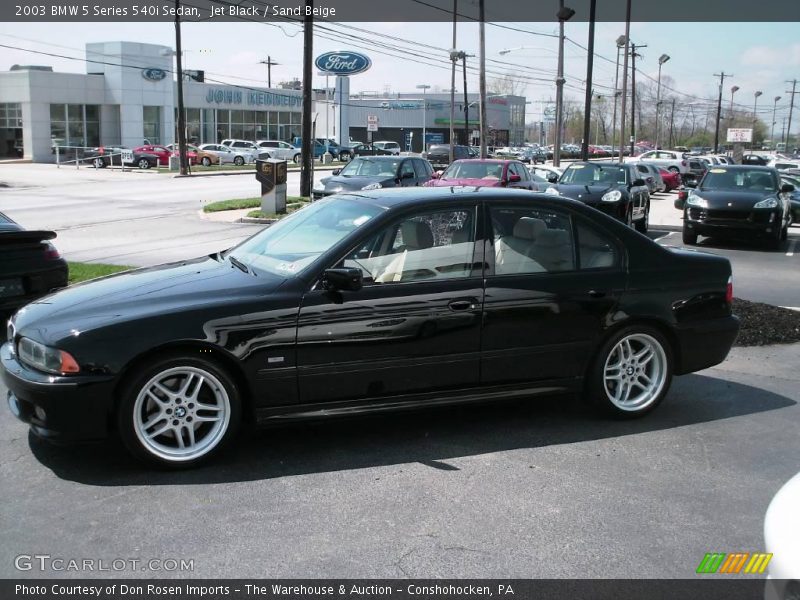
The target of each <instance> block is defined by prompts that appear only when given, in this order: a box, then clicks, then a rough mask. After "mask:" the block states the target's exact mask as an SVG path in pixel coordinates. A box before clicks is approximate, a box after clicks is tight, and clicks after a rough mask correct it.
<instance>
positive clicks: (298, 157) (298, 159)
mask: <svg viewBox="0 0 800 600" xmlns="http://www.w3.org/2000/svg"><path fill="white" fill-rule="evenodd" d="M292 162H293V163H294V164H296V165H299V164H300V153H299V152H298V153H297V154H295V155H294V156H293V157H292Z"/></svg>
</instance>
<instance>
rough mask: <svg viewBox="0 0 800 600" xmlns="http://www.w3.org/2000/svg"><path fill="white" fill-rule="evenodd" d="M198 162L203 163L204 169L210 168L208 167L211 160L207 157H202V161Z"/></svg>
mask: <svg viewBox="0 0 800 600" xmlns="http://www.w3.org/2000/svg"><path fill="white" fill-rule="evenodd" d="M200 162H202V163H203V166H204V167H210V166H211V159H210V158H208V157H207V156H204V157H203V160H202V161H200Z"/></svg>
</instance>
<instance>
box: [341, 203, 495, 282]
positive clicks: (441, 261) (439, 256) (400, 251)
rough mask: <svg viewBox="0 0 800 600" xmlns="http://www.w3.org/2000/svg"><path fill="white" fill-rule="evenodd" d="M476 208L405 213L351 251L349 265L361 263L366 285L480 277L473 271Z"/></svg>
mask: <svg viewBox="0 0 800 600" xmlns="http://www.w3.org/2000/svg"><path fill="white" fill-rule="evenodd" d="M474 250H475V209H474V208H459V209H449V210H446V211H437V212H430V213H424V214H419V215H414V216H409V217H405V218H403V219H402V220H399V221H397V222H395V223H393V224H392V225H390V226H389V227H386V228H384V229H383V230H382V231H380V232H379V233H378V234H377V235H374V236H371V237H370V238H369V239H368V240H366V241H365V242H364V243H363V244H359V246H358V247H357V248H355V249H354V250H352V251H351V252H350V253H349V254H348V255H347V257H346V258H345V259H344V263H343V264H344V266H345V267H352V268H359V269H361V271H362V273H363V276H364V284H365V285H377V284H390V283H408V282H414V281H434V280H442V279H452V278H463V277H470V276H476V277H477V276H480V275H481V270H480V265H479V267H478V269H477V270H476V271H475V272H473V253H474Z"/></svg>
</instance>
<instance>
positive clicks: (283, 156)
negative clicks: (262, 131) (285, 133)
mask: <svg viewBox="0 0 800 600" xmlns="http://www.w3.org/2000/svg"><path fill="white" fill-rule="evenodd" d="M256 146H258V148H259V150H260V151H261V152H262V153H263V152H266V153H267V154H269V156H268V158H277V159H278V160H291V161H292V162H295V163H299V162H300V148H295V147H294V146H292V145H291V144H290V143H289V142H282V141H280V140H257V141H256Z"/></svg>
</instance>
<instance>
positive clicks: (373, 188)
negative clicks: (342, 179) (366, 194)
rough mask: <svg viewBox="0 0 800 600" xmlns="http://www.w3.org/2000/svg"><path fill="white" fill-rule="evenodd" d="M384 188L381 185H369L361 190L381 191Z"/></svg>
mask: <svg viewBox="0 0 800 600" xmlns="http://www.w3.org/2000/svg"><path fill="white" fill-rule="evenodd" d="M382 187H383V186H382V185H381V184H380V183H369V184H367V185H365V186H364V187H362V188H361V189H362V190H379V189H381V188H382Z"/></svg>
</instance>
